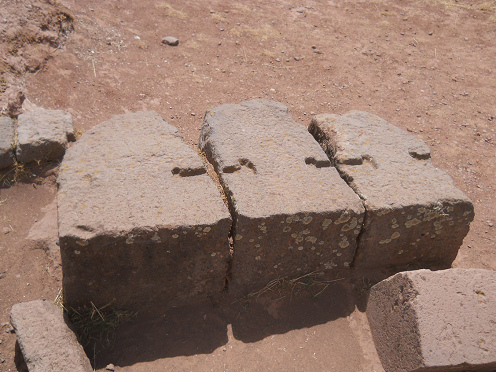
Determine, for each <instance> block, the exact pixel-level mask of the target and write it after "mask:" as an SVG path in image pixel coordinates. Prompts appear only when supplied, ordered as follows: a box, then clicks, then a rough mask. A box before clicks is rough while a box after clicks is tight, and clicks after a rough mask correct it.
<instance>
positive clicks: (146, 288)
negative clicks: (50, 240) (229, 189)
mask: <svg viewBox="0 0 496 372" xmlns="http://www.w3.org/2000/svg"><path fill="white" fill-rule="evenodd" d="M58 183H59V191H58V221H59V237H60V249H61V255H62V270H63V286H64V301H65V302H66V305H67V306H71V307H78V306H82V305H88V304H89V303H90V301H91V302H93V303H94V304H95V305H97V306H103V305H105V304H108V303H110V304H112V306H113V307H120V308H126V309H137V308H142V307H146V306H154V305H158V304H159V303H164V304H167V305H175V304H183V303H186V302H190V301H195V300H198V299H202V298H205V297H207V296H210V295H215V294H218V293H221V292H222V291H223V289H224V284H225V283H224V280H225V275H226V271H227V263H228V258H229V243H228V235H229V230H230V227H231V219H230V215H229V212H228V209H227V207H226V205H225V204H224V203H223V201H222V199H221V196H220V193H219V191H218V189H217V187H216V186H215V184H214V183H213V181H212V179H211V178H210V177H209V176H208V175H207V174H206V169H205V166H204V163H203V162H202V160H201V158H200V156H199V155H198V154H197V153H196V152H195V151H194V150H193V149H191V148H190V147H189V146H188V145H186V143H185V142H184V141H183V140H182V137H181V136H180V134H179V132H178V131H177V130H176V128H174V127H173V126H171V125H170V124H168V123H167V122H165V121H164V120H163V119H162V118H161V117H160V116H159V115H158V114H157V113H155V112H153V111H148V112H138V113H132V114H125V115H119V116H115V117H113V118H112V119H110V120H109V121H106V122H104V123H101V124H100V125H97V126H95V127H94V128H93V129H91V130H89V131H87V132H86V133H85V134H84V135H83V136H82V137H81V138H80V139H79V140H78V142H76V143H75V144H74V146H72V147H71V148H70V149H69V150H68V152H67V154H66V155H65V158H64V161H63V162H62V164H61V167H60V175H59V179H58Z"/></svg>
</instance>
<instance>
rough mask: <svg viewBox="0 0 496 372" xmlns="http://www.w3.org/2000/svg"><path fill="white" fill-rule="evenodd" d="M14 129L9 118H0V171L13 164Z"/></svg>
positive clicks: (12, 122)
mask: <svg viewBox="0 0 496 372" xmlns="http://www.w3.org/2000/svg"><path fill="white" fill-rule="evenodd" d="M14 137H15V127H14V121H13V120H12V119H11V118H5V117H4V118H0V169H2V168H7V167H10V166H11V165H12V164H14V160H15V159H14V144H15V138H14Z"/></svg>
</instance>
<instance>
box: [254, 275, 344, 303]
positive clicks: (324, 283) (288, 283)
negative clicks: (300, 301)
mask: <svg viewBox="0 0 496 372" xmlns="http://www.w3.org/2000/svg"><path fill="white" fill-rule="evenodd" d="M318 277H319V273H318V272H317V271H313V272H311V273H308V274H305V275H302V276H299V277H298V278H294V279H288V278H279V277H277V278H276V279H274V280H271V281H270V282H269V283H267V285H266V286H265V287H263V288H262V289H261V290H259V291H256V292H252V293H250V294H248V296H247V297H259V296H261V295H263V294H264V293H267V292H276V291H277V292H278V295H279V296H280V298H283V297H284V292H286V291H288V290H289V291H290V292H291V294H293V292H294V291H295V290H297V289H298V288H303V289H306V290H307V291H309V292H310V293H311V294H312V295H313V296H314V297H317V296H318V295H320V294H321V293H322V292H324V291H325V290H326V288H327V287H329V285H330V284H331V283H334V282H338V281H340V280H344V278H338V279H334V280H319V279H318Z"/></svg>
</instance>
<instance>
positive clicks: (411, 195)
mask: <svg viewBox="0 0 496 372" xmlns="http://www.w3.org/2000/svg"><path fill="white" fill-rule="evenodd" d="M310 130H311V131H312V132H315V130H317V131H318V130H320V131H322V132H324V133H325V134H326V135H327V136H328V137H329V142H330V143H328V144H327V146H329V147H331V148H332V152H333V153H334V156H335V159H336V166H337V167H338V168H339V169H340V171H342V172H344V173H345V174H346V176H347V177H348V178H349V179H350V185H351V186H352V187H353V188H354V189H355V191H356V192H357V193H358V194H359V195H360V197H361V198H362V199H364V200H365V203H366V204H368V205H371V206H374V207H377V208H379V209H381V208H390V207H398V206H403V205H411V204H419V205H425V204H428V203H433V202H436V201H438V200H439V199H445V200H453V199H455V200H465V201H468V198H467V197H466V196H465V195H464V194H463V192H462V191H460V190H458V189H457V188H456V187H455V186H454V185H453V181H452V179H451V177H450V176H449V175H448V174H447V173H445V172H444V171H442V170H440V169H438V168H436V167H434V165H433V164H432V161H431V160H430V150H429V147H428V146H427V145H426V144H425V143H424V142H422V141H420V140H419V139H417V138H415V137H414V136H412V135H410V134H408V133H407V132H405V131H403V130H402V129H400V128H398V127H396V126H394V125H392V124H390V123H388V122H387V121H385V120H383V119H381V118H380V117H378V116H376V115H372V114H369V113H366V112H362V111H350V112H349V113H347V114H344V115H331V114H322V115H317V116H316V117H315V118H314V120H313V121H312V124H311V127H310ZM319 142H320V141H319Z"/></svg>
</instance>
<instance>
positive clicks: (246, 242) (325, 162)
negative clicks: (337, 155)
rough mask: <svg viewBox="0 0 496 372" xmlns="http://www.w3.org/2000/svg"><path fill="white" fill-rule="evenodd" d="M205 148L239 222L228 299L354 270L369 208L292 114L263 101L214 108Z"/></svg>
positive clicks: (202, 140)
mask: <svg viewBox="0 0 496 372" xmlns="http://www.w3.org/2000/svg"><path fill="white" fill-rule="evenodd" d="M199 146H200V148H201V149H202V150H203V151H205V153H206V155H207V158H208V159H209V160H210V161H211V162H212V163H213V165H214V167H215V169H216V171H217V172H218V173H219V176H220V179H221V183H222V184H223V186H224V189H225V190H226V194H227V196H228V199H229V203H230V208H231V211H232V213H233V215H234V219H235V234H234V254H233V265H232V281H231V285H230V287H229V289H230V291H232V292H233V293H243V292H244V293H246V292H247V291H250V290H255V289H260V288H261V287H263V286H264V285H265V284H267V283H268V282H269V281H270V280H272V279H274V278H277V277H281V278H282V277H285V276H289V277H297V276H300V275H302V274H305V273H309V272H313V271H317V272H323V273H328V274H332V273H334V272H336V271H338V270H342V269H345V268H347V267H348V266H349V264H350V263H351V261H352V259H353V256H354V254H355V250H356V238H357V236H358V233H359V231H360V226H361V223H362V222H363V220H362V218H363V212H364V209H363V206H362V204H361V202H360V200H359V198H358V197H357V196H356V195H355V193H354V192H353V191H352V190H351V189H350V188H349V187H348V186H347V185H346V183H345V182H344V181H343V180H342V179H341V178H340V177H339V175H338V173H337V171H336V169H335V168H333V167H331V164H330V161H329V159H328V158H327V157H326V155H325V153H324V152H323V151H322V149H321V148H320V147H319V145H318V143H317V142H315V140H314V139H313V138H312V136H311V135H310V134H309V133H308V132H307V131H306V129H305V127H303V126H302V125H299V124H297V123H295V122H294V121H293V119H292V118H291V116H290V114H289V112H288V109H287V107H286V106H284V105H283V104H281V103H277V102H272V101H265V100H253V101H248V102H243V103H241V104H237V105H232V104H226V105H220V106H216V107H214V108H212V109H210V110H209V111H208V112H207V114H206V117H205V120H204V122H203V126H202V132H201V137H200V143H199Z"/></svg>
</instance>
